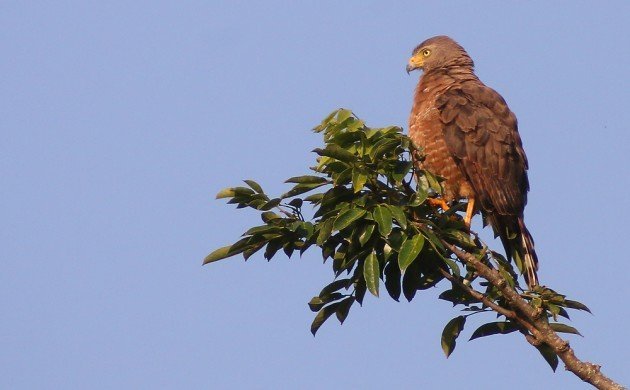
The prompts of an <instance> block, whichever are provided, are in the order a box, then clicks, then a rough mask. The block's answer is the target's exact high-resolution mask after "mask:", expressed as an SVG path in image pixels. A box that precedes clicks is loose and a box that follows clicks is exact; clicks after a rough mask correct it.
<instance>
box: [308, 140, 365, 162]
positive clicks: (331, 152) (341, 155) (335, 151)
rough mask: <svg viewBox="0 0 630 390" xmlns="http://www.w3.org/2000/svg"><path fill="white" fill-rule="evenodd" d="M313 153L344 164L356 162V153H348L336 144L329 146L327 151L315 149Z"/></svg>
mask: <svg viewBox="0 0 630 390" xmlns="http://www.w3.org/2000/svg"><path fill="white" fill-rule="evenodd" d="M313 152H315V153H317V154H319V155H320V156H325V157H331V158H334V159H336V160H339V161H343V162H352V161H355V160H356V156H355V155H354V153H350V152H348V151H347V150H346V149H343V148H341V147H339V146H337V145H335V144H328V145H327V146H326V148H325V149H320V148H317V149H313Z"/></svg>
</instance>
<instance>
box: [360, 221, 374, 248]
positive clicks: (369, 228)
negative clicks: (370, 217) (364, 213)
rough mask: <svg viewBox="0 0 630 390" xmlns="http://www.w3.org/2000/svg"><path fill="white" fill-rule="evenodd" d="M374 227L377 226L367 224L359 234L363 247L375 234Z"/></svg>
mask: <svg viewBox="0 0 630 390" xmlns="http://www.w3.org/2000/svg"><path fill="white" fill-rule="evenodd" d="M374 227H375V225H372V224H366V225H365V226H363V231H361V234H359V243H360V244H361V246H364V245H365V244H366V243H367V242H368V241H369V240H370V237H372V233H373V232H374Z"/></svg>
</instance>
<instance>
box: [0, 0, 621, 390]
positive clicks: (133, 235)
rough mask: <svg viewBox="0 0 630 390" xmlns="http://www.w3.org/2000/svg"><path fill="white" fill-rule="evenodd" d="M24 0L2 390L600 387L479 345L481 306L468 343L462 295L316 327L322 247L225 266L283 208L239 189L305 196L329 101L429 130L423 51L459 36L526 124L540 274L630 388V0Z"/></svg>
mask: <svg viewBox="0 0 630 390" xmlns="http://www.w3.org/2000/svg"><path fill="white" fill-rule="evenodd" d="M433 3H435V4H439V5H436V6H431V5H430V4H433ZM0 10H1V11H0V24H1V25H2V29H0V49H1V50H2V53H3V56H2V59H0V75H2V76H0V80H1V83H2V88H0V103H1V104H0V118H2V119H1V120H0V130H1V135H2V142H0V179H1V181H2V186H1V187H0V198H1V199H2V202H1V203H0V217H1V218H2V224H0V248H1V249H0V253H1V258H2V266H3V270H2V272H0V308H1V309H2V320H1V321H0V344H1V345H2V348H1V352H0V387H2V388H11V389H33V388H64V389H71V388H103V389H110V388H138V389H142V388H147V389H148V388H222V389H223V388H224V389H240V388H252V389H267V388H305V389H307V388H313V389H315V388H326V387H327V388H363V389H371V388H385V387H392V388H401V389H405V388H442V389H455V388H461V387H462V386H468V387H473V388H474V387H481V386H483V387H484V388H497V389H498V388H503V387H504V383H505V382H509V384H510V387H511V388H513V389H525V388H533V387H534V386H537V387H539V388H540V387H544V388H576V389H578V388H587V386H586V385H583V384H582V383H580V382H579V380H578V379H576V378H575V377H573V376H572V375H570V374H568V373H566V372H564V370H563V369H562V368H560V369H559V370H558V373H556V374H553V373H552V372H551V370H550V369H549V368H548V366H547V365H546V363H545V362H544V361H543V360H542V359H541V358H540V356H539V355H538V352H537V351H535V350H534V349H533V348H531V347H530V346H529V345H528V344H527V343H526V342H525V341H524V340H523V339H522V338H520V337H519V336H517V335H514V334H513V335H509V336H497V337H494V338H485V339H481V340H475V341H473V342H470V343H468V342H466V341H465V340H466V339H467V337H469V336H470V333H471V332H472V330H473V329H474V325H477V324H480V323H481V322H479V323H474V322H473V323H472V324H469V325H468V328H467V329H466V330H465V331H464V333H463V335H462V340H461V341H460V342H459V343H458V346H457V349H456V350H455V352H454V354H453V355H452V356H451V357H450V358H449V359H448V360H447V359H445V358H444V356H443V354H442V351H441V349H440V345H439V336H440V333H441V331H442V327H443V326H444V324H445V323H446V322H447V321H448V320H449V319H450V318H452V317H454V316H456V315H458V312H457V311H456V310H454V309H452V308H451V307H449V304H448V303H446V302H443V301H438V300H437V299H436V296H437V294H438V293H439V290H437V289H436V290H430V291H428V292H426V293H423V294H419V295H418V296H417V298H416V300H414V301H413V302H412V303H396V302H394V301H392V300H391V299H389V298H387V297H381V298H380V299H376V298H373V297H368V298H366V300H365V302H364V306H363V307H362V308H359V307H354V308H353V309H352V310H351V312H350V316H349V318H348V320H347V321H346V323H344V325H343V326H339V325H338V324H337V323H334V322H332V321H331V322H330V323H327V324H325V325H324V326H323V327H322V328H321V329H320V332H319V333H318V335H317V337H315V338H313V336H312V335H311V334H310V332H309V325H310V322H311V320H312V317H313V315H312V313H311V312H310V311H309V309H308V307H307V305H306V302H307V301H308V300H309V299H310V298H311V297H312V296H313V295H315V294H317V293H318V291H319V290H320V288H321V287H322V286H323V285H325V284H327V283H328V282H329V281H331V280H332V272H331V271H330V269H329V265H322V264H321V259H320V258H319V256H318V254H317V253H316V252H312V253H307V254H306V255H305V256H304V257H302V258H301V259H300V258H293V259H291V260H287V259H285V258H282V257H278V258H277V259H274V260H273V261H272V262H271V263H267V262H266V261H265V260H263V259H262V256H261V255H257V256H255V257H254V258H252V259H251V261H248V262H247V263H244V262H243V260H242V258H234V259H231V260H225V261H223V262H220V263H216V264H212V265H211V266H207V267H201V260H202V259H203V257H204V256H205V255H206V254H208V253H209V252H210V251H211V250H213V249H215V248H217V247H219V246H223V245H226V244H228V243H230V242H233V241H234V240H235V239H237V238H238V236H239V235H240V234H241V233H242V232H243V231H244V230H245V229H246V228H247V227H249V226H250V225H252V224H254V223H257V222H258V217H257V215H256V214H255V213H249V212H245V211H240V210H235V209H234V208H233V207H232V206H228V205H225V204H224V202H222V201H215V200H214V195H215V193H216V192H217V191H218V190H220V189H221V188H223V187H227V186H230V185H235V184H238V182H239V180H240V179H248V178H252V179H256V180H258V181H259V182H260V183H261V184H262V185H263V186H264V187H265V189H266V190H267V191H268V192H269V193H276V194H278V193H281V192H283V191H285V190H286V189H287V186H285V185H283V184H282V181H283V180H284V179H285V178H287V177H290V176H293V175H297V174H301V173H303V172H305V170H306V167H308V166H310V164H312V161H313V158H314V155H313V154H312V153H310V150H312V149H313V148H315V147H317V146H318V145H319V142H320V139H319V136H318V135H315V134H313V133H311V132H310V131H309V129H311V128H312V127H313V126H314V125H315V124H317V123H318V122H319V120H321V119H322V118H323V117H324V116H325V115H326V114H327V113H328V112H330V111H332V110H333V109H335V108H337V107H347V108H350V109H352V110H354V111H355V112H356V113H357V114H358V115H359V116H360V117H361V118H362V119H364V120H365V121H366V122H367V123H368V125H373V126H384V125H402V126H405V127H406V123H407V115H408V113H409V110H410V107H411V96H412V91H413V88H414V86H415V84H416V82H417V78H418V74H412V75H411V76H408V75H407V74H406V73H405V71H404V68H405V64H406V61H407V58H408V56H409V54H410V52H411V50H412V49H413V48H414V47H415V46H416V45H417V44H418V43H419V42H421V41H422V40H424V39H426V38H428V37H431V36H433V35H438V34H446V35H450V36H452V37H453V38H455V39H456V40H458V41H459V42H460V43H461V44H462V45H463V46H464V47H465V48H466V49H467V50H468V52H469V53H470V55H471V56H472V57H473V59H474V60H475V62H476V66H477V73H478V75H479V77H480V78H481V79H482V80H483V81H485V82H486V83H487V84H488V85H490V86H491V87H493V88H495V89H496V90H498V91H499V92H500V93H501V94H502V95H503V96H504V97H505V99H506V100H507V101H508V103H509V105H510V107H511V108H512V110H513V111H514V112H515V113H516V115H517V117H518V119H519V125H520V131H521V135H522V138H523V141H524V145H525V149H526V151H527V154H528V157H529V160H530V168H531V169H530V182H531V187H532V190H531V192H530V197H529V199H530V200H529V204H528V207H527V209H526V221H527V223H528V226H529V228H530V230H531V232H532V234H533V235H534V238H535V239H536V244H537V251H538V254H539V257H540V261H541V269H540V277H541V279H542V281H543V283H546V284H548V285H549V286H551V287H553V288H555V289H556V290H558V291H560V292H562V293H565V294H567V295H568V296H569V297H570V298H573V299H577V300H580V301H582V302H584V303H586V304H587V305H589V306H590V308H591V309H592V310H593V313H594V316H591V315H589V314H586V313H577V312H576V313H574V314H572V318H573V322H572V325H574V326H576V327H578V329H580V331H581V332H582V333H583V334H584V336H585V337H584V338H580V337H577V336H576V337H569V339H570V341H571V343H572V345H573V346H574V347H575V349H576V352H577V354H578V356H579V357H581V358H584V359H586V360H592V361H594V362H596V363H598V364H601V365H602V366H603V370H604V372H605V373H607V374H609V375H611V376H612V377H613V378H615V379H617V380H618V381H621V382H623V383H625V384H626V385H628V384H630V374H629V373H628V370H627V362H628V361H630V354H629V353H628V351H629V350H630V343H629V342H628V338H627V336H626V335H625V328H626V321H627V320H628V319H630V309H629V307H630V306H629V305H628V303H627V297H628V294H629V293H630V289H629V288H628V284H627V278H626V277H625V275H626V273H627V262H628V255H627V253H626V251H625V250H624V249H623V245H624V243H625V242H626V240H627V239H628V238H627V236H628V235H627V221H628V220H629V219H630V211H629V209H628V207H627V201H628V199H629V197H628V192H629V190H630V184H629V182H630V176H629V174H628V167H629V166H630V165H629V164H630V155H629V154H628V151H627V149H628V145H630V137H629V136H628V129H627V123H630V110H628V108H627V104H628V100H629V99H628V98H629V96H628V90H629V89H630V88H629V87H630V85H629V78H628V70H627V68H628V63H630V51H629V50H628V47H630V29H629V27H628V25H627V16H628V15H629V14H630V3H628V2H627V1H617V2H615V1H610V2H606V3H605V4H597V5H596V3H595V2H580V1H560V2H527V3H525V2H499V1H493V2H484V3H480V2H475V3H473V2H449V3H448V4H446V5H444V3H443V2H410V1H407V2H360V1H346V2H332V1H320V2H281V1H275V2H274V1H267V2H256V3H255V4H254V2H244V1H234V2H216V1H215V2H213V1H211V2H202V1H199V2H192V1H185V2H132V3H129V2H118V1H112V2H66V1H59V2H34V1H32V2H21V1H6V2H3V3H2V5H1V6H0ZM488 236H489V234H488V232H486V237H488ZM495 245H497V243H495ZM486 319H487V320H488V321H491V320H492V318H490V317H488V318H486ZM494 375H496V376H498V377H499V379H495V378H494V377H493V376H494ZM503 381H505V382H503Z"/></svg>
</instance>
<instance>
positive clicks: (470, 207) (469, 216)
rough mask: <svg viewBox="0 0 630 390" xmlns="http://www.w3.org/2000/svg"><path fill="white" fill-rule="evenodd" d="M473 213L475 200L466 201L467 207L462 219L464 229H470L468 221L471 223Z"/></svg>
mask: <svg viewBox="0 0 630 390" xmlns="http://www.w3.org/2000/svg"><path fill="white" fill-rule="evenodd" d="M474 213H475V198H470V199H468V206H466V216H465V217H464V223H465V224H466V227H467V228H468V229H470V221H472V217H473V214H474Z"/></svg>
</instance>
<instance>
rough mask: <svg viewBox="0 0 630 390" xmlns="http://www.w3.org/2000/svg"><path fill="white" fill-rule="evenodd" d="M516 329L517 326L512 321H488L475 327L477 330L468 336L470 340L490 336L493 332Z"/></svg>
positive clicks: (509, 331) (506, 332) (499, 332)
mask: <svg viewBox="0 0 630 390" xmlns="http://www.w3.org/2000/svg"><path fill="white" fill-rule="evenodd" d="M516 330H518V328H517V327H516V325H514V324H513V323H512V322H507V321H503V322H489V323H487V324H483V325H481V326H480V327H479V328H477V330H475V331H474V332H473V334H472V336H470V340H474V339H478V338H480V337H485V336H490V335H493V334H508V333H512V332H514V331H516Z"/></svg>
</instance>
